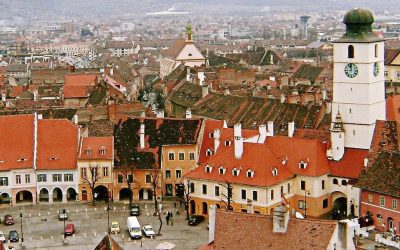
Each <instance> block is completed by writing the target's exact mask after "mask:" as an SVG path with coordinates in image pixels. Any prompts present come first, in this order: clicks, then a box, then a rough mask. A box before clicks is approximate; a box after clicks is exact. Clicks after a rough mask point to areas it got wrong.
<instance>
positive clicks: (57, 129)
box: [37, 119, 79, 170]
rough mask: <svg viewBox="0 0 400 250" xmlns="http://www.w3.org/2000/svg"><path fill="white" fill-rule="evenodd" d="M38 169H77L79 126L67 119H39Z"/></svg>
mask: <svg viewBox="0 0 400 250" xmlns="http://www.w3.org/2000/svg"><path fill="white" fill-rule="evenodd" d="M37 140H38V142H37V169H39V170H50V169H55V170H58V169H76V167H77V165H76V159H77V155H78V147H79V143H78V127H77V126H76V125H75V124H73V123H72V122H71V121H69V120H67V119H62V120H38V137H37Z"/></svg>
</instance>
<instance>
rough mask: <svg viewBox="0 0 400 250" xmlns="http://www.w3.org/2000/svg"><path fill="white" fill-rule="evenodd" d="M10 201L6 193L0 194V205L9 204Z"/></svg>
mask: <svg viewBox="0 0 400 250" xmlns="http://www.w3.org/2000/svg"><path fill="white" fill-rule="evenodd" d="M10 201H11V196H10V194H8V193H2V194H1V195H0V203H3V204H9V203H10Z"/></svg>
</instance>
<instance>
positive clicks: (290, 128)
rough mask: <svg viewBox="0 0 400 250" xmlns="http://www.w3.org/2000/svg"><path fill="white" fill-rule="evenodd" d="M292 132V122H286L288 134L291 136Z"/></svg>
mask: <svg viewBox="0 0 400 250" xmlns="http://www.w3.org/2000/svg"><path fill="white" fill-rule="evenodd" d="M293 134H294V122H289V123H288V136H289V137H293Z"/></svg>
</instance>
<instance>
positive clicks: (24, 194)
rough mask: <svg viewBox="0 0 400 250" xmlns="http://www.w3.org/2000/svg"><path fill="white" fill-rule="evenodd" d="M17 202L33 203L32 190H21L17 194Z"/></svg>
mask: <svg viewBox="0 0 400 250" xmlns="http://www.w3.org/2000/svg"><path fill="white" fill-rule="evenodd" d="M16 201H17V203H33V195H32V193H31V192H30V191H27V190H21V191H19V192H18V193H17V195H16Z"/></svg>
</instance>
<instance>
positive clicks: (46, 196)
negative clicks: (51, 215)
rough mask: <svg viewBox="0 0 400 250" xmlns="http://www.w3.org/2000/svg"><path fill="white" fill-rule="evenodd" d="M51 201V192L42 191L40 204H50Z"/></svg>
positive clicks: (45, 189)
mask: <svg viewBox="0 0 400 250" xmlns="http://www.w3.org/2000/svg"><path fill="white" fill-rule="evenodd" d="M49 200H50V196H49V190H47V188H42V189H40V192H39V202H49Z"/></svg>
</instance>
